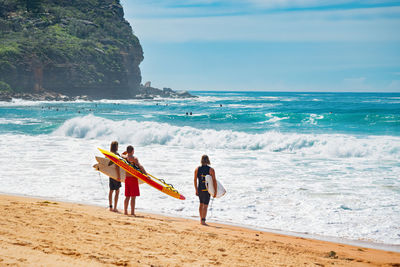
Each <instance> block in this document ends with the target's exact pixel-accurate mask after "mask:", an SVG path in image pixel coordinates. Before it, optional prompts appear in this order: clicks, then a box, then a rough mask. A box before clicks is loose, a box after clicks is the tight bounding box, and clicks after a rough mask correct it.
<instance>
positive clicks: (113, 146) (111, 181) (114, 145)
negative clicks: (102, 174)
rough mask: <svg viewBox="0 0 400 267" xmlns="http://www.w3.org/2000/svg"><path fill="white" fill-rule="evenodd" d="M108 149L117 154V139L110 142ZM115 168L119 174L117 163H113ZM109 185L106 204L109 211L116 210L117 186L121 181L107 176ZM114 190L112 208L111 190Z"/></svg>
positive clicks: (119, 185) (118, 186)
mask: <svg viewBox="0 0 400 267" xmlns="http://www.w3.org/2000/svg"><path fill="white" fill-rule="evenodd" d="M110 151H111V152H112V153H114V154H117V155H118V156H119V154H118V152H117V151H118V142H117V141H113V142H112V143H111V146H110ZM110 163H111V164H114V163H112V162H110ZM115 168H116V170H117V173H118V176H120V174H119V167H118V166H117V165H115ZM109 186H110V191H109V192H108V204H109V207H110V211H114V212H118V209H117V204H118V197H119V188H120V187H121V182H119V181H116V180H114V179H113V178H111V177H110V178H109ZM114 191H115V196H114V208H113V205H112V204H113V203H112V202H113V201H112V196H113V192H114Z"/></svg>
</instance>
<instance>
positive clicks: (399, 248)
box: [0, 191, 400, 253]
mask: <svg viewBox="0 0 400 267" xmlns="http://www.w3.org/2000/svg"><path fill="white" fill-rule="evenodd" d="M1 196H15V197H21V198H34V199H39V200H44V201H46V200H52V201H58V202H63V203H71V204H78V205H85V206H91V207H97V208H107V207H105V206H102V205H96V204H91V203H86V202H73V201H69V200H66V199H57V198H51V197H46V198H45V197H41V196H30V195H22V194H9V193H3V192H1V191H0V197H1ZM136 211H138V212H140V213H144V214H147V215H155V216H163V217H169V218H175V219H186V220H191V221H194V222H197V221H198V219H195V218H194V217H192V216H179V215H178V214H172V215H171V214H166V213H162V212H155V211H151V210H146V209H142V208H136ZM207 222H211V223H215V224H219V225H226V226H232V227H238V228H243V229H246V230H250V231H261V232H265V233H271V234H278V235H284V236H289V237H295V238H306V239H312V240H316V241H325V242H330V243H337V244H343V245H350V246H356V247H362V248H370V249H377V250H383V251H388V252H396V253H400V245H395V244H385V243H377V242H372V241H363V240H354V239H347V238H343V237H336V236H323V235H318V234H310V233H301V232H291V231H285V230H280V229H272V228H265V227H253V226H251V225H246V224H240V223H231V222H223V221H218V220H213V219H207Z"/></svg>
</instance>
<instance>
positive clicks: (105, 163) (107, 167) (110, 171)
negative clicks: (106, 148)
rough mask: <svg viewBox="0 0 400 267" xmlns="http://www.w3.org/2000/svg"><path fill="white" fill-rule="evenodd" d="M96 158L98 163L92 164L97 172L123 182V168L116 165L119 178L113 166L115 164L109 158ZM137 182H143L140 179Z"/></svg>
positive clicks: (124, 173)
mask: <svg viewBox="0 0 400 267" xmlns="http://www.w3.org/2000/svg"><path fill="white" fill-rule="evenodd" d="M96 160H97V162H98V163H97V164H95V165H93V168H95V169H96V171H99V172H101V173H103V174H105V175H107V176H108V177H111V178H113V179H114V180H117V181H119V182H123V183H125V175H126V172H125V170H124V169H122V168H120V167H118V168H119V174H120V178H121V179H118V173H117V168H115V167H116V165H115V164H114V163H113V162H112V161H111V160H109V159H107V158H102V157H96ZM139 184H143V182H142V181H141V180H139Z"/></svg>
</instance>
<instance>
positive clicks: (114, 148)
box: [110, 141, 118, 153]
mask: <svg viewBox="0 0 400 267" xmlns="http://www.w3.org/2000/svg"><path fill="white" fill-rule="evenodd" d="M117 150H118V142H117V141H112V142H111V146H110V151H111V152H112V153H117Z"/></svg>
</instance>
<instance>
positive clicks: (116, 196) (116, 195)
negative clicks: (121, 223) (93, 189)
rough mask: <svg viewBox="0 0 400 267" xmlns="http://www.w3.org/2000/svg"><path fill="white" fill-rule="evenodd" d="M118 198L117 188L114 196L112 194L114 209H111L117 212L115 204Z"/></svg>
mask: <svg viewBox="0 0 400 267" xmlns="http://www.w3.org/2000/svg"><path fill="white" fill-rule="evenodd" d="M118 198H119V189H117V190H115V196H114V209H113V211H115V212H117V211H118V209H117V204H118Z"/></svg>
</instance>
